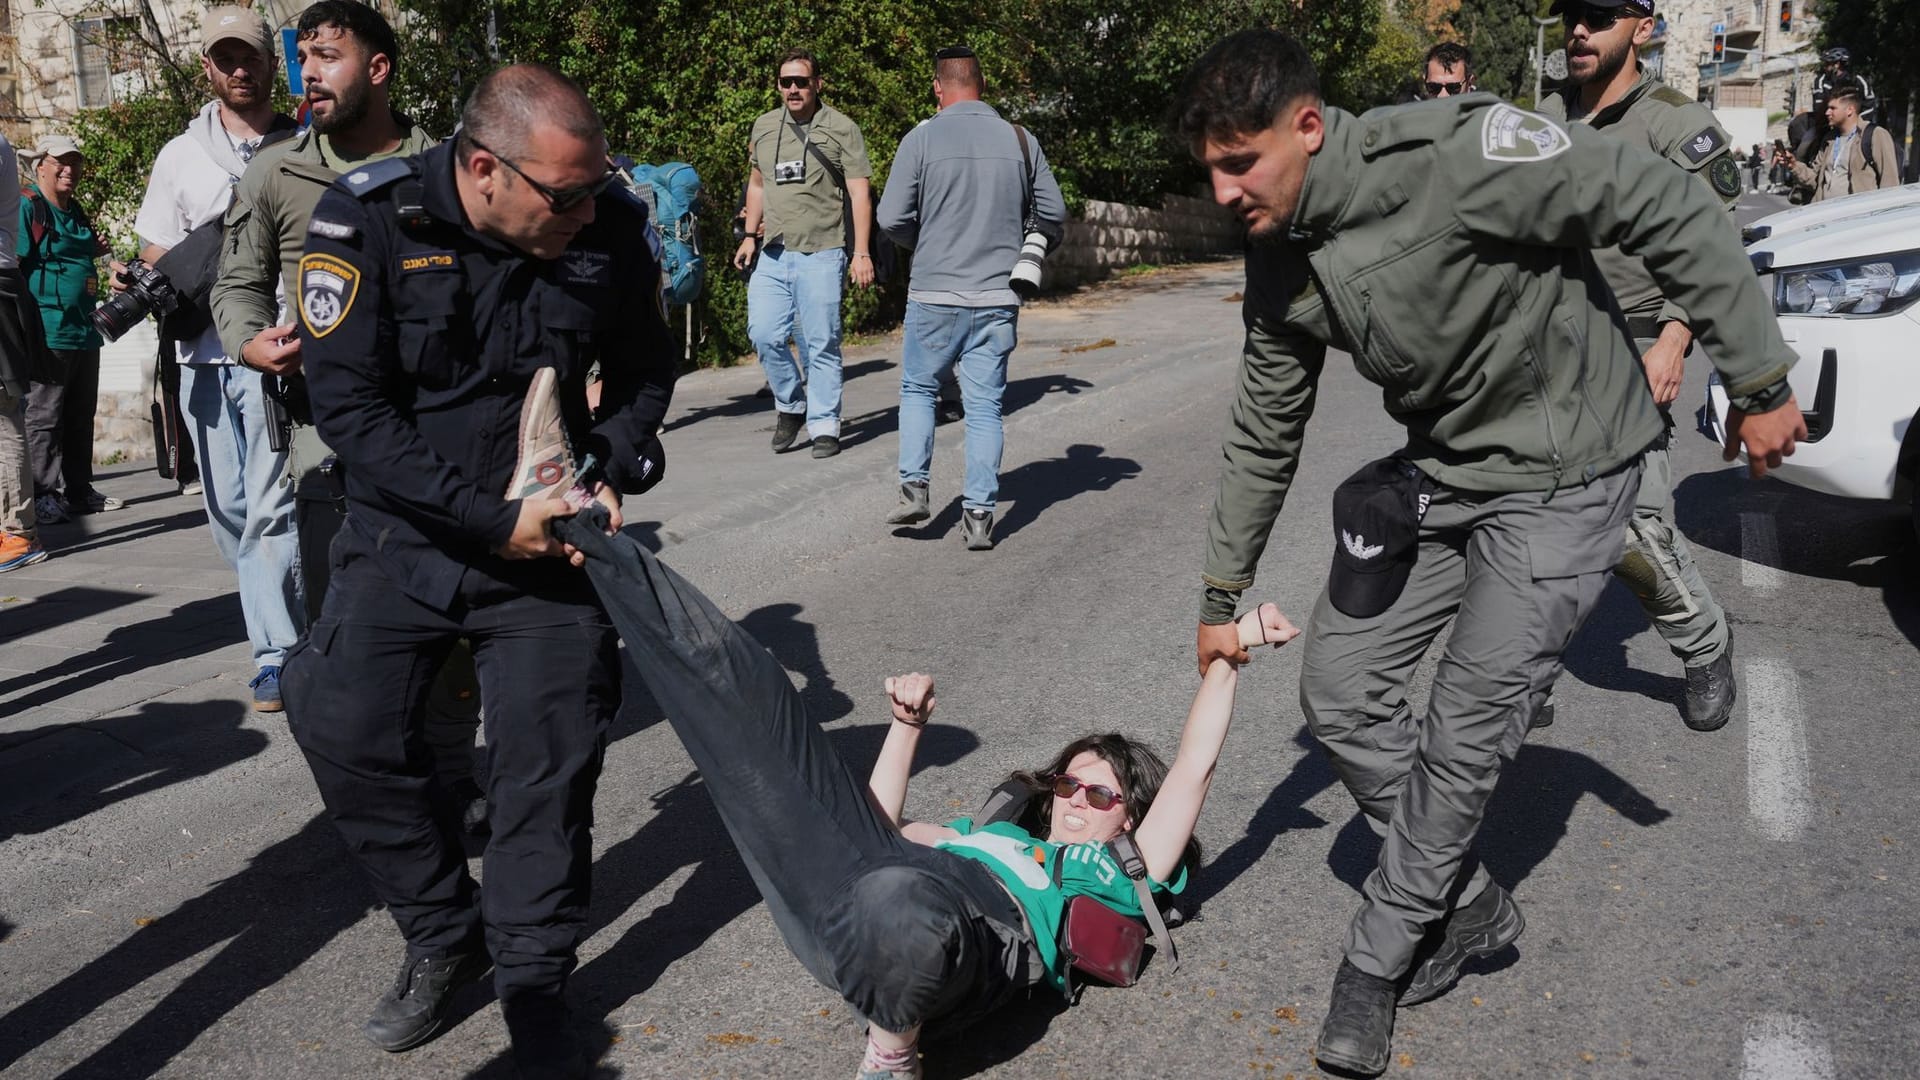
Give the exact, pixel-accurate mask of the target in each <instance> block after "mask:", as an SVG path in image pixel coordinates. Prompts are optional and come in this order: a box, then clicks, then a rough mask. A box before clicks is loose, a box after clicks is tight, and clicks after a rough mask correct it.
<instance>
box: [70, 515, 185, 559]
mask: <svg viewBox="0 0 1920 1080" xmlns="http://www.w3.org/2000/svg"><path fill="white" fill-rule="evenodd" d="M99 516H100V515H98V514H89V515H87V516H86V517H83V518H81V519H80V521H81V522H84V521H86V520H87V518H89V517H99ZM206 523H207V512H206V510H205V509H204V508H203V507H201V506H199V505H198V504H196V505H195V506H194V507H193V509H191V510H186V511H182V512H181V513H178V514H170V515H168V516H167V517H161V518H146V519H143V520H140V521H129V522H126V523H124V524H121V525H115V526H113V527H112V528H110V529H102V530H100V531H99V532H91V531H89V532H84V533H81V534H80V538H79V539H78V540H69V539H68V537H71V536H73V535H74V530H75V529H76V528H79V525H78V524H69V525H47V526H44V527H43V533H44V540H45V542H46V545H47V550H48V551H51V552H53V555H54V557H55V558H59V557H60V556H62V555H78V554H80V553H81V552H83V551H96V550H98V549H100V548H107V547H113V546H114V545H115V544H124V543H127V542H128V541H130V540H150V539H152V538H153V537H156V536H161V535H164V534H166V533H170V532H178V531H180V530H181V529H192V528H197V527H199V526H201V525H205V524H206Z"/></svg>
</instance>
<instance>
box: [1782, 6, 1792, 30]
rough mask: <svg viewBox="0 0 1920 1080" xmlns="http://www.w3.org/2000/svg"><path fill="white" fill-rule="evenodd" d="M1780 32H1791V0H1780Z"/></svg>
mask: <svg viewBox="0 0 1920 1080" xmlns="http://www.w3.org/2000/svg"><path fill="white" fill-rule="evenodd" d="M1780 32H1781V33H1783V34H1791V33H1793V0H1780Z"/></svg>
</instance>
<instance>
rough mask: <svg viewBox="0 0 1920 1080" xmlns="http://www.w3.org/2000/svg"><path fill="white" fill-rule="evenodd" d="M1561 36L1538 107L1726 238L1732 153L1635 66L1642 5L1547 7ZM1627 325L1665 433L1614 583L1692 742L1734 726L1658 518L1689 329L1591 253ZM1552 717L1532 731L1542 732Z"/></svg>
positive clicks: (1613, 250) (1643, 459)
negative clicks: (1675, 692) (1687, 181)
mask: <svg viewBox="0 0 1920 1080" xmlns="http://www.w3.org/2000/svg"><path fill="white" fill-rule="evenodd" d="M1551 10H1552V11H1553V12H1554V13H1555V14H1558V15H1559V16H1560V17H1561V22H1562V24H1563V25H1564V26H1565V27H1566V34H1567V85H1566V88H1565V89H1563V90H1561V91H1559V92H1558V93H1555V94H1550V95H1548V96H1547V98H1546V99H1545V100H1544V101H1542V102H1540V111H1541V112H1542V113H1544V114H1545V115H1547V116H1551V117H1553V118H1554V119H1555V120H1560V121H1563V122H1568V123H1574V124H1583V125H1585V126H1587V127H1590V128H1592V129H1593V130H1595V131H1598V132H1601V133H1603V134H1606V135H1609V136H1612V137H1615V138H1620V139H1625V140H1628V141H1629V142H1633V143H1637V144H1639V145H1641V146H1644V147H1646V148H1647V149H1649V150H1651V151H1653V152H1654V154H1656V155H1658V156H1660V157H1663V158H1665V159H1667V160H1668V161H1671V162H1672V163H1673V164H1674V165H1675V166H1677V167H1679V168H1680V169H1682V170H1684V171H1686V172H1689V173H1692V174H1693V175H1694V176H1696V177H1698V178H1699V179H1700V180H1701V181H1702V182H1703V183H1705V184H1706V186H1707V187H1709V188H1711V189H1712V190H1713V194H1714V195H1715V196H1716V197H1717V198H1718V199H1719V200H1720V202H1721V204H1722V205H1723V206H1724V207H1725V208H1726V209H1727V211H1728V213H1727V214H1726V215H1725V222H1726V229H1727V231H1728V232H1729V233H1731V232H1732V231H1733V229H1734V223H1733V216H1732V210H1733V207H1734V204H1735V203H1737V202H1739V201H1740V166H1739V165H1738V164H1736V163H1735V162H1734V160H1733V143H1732V140H1731V139H1729V138H1728V137H1727V133H1726V132H1725V131H1723V130H1722V129H1721V127H1720V125H1719V123H1718V122H1716V121H1715V120H1714V118H1713V114H1712V113H1711V112H1709V111H1708V110H1707V107H1706V106H1705V105H1702V104H1700V103H1699V102H1697V101H1694V100H1693V99H1691V98H1689V97H1687V96H1686V95H1685V94H1682V93H1680V92H1679V91H1677V90H1675V89H1673V88H1672V87H1670V86H1667V85H1666V84H1665V83H1662V82H1661V81H1660V80H1659V79H1656V78H1654V77H1653V73H1652V72H1650V71H1647V70H1646V69H1645V68H1643V67H1642V66H1641V64H1640V47H1641V46H1642V45H1644V44H1646V42H1647V41H1648V40H1649V39H1651V38H1652V36H1653V26H1654V19H1653V3H1652V0H1586V2H1584V3H1583V2H1581V0H1556V2H1555V3H1554V5H1553V7H1552V9H1551ZM1593 260H1594V263H1595V264H1596V265H1598V267H1599V269H1600V273H1601V275H1602V276H1603V277H1605V278H1606V279H1607V286H1608V287H1609V288H1611V289H1612V290H1613V295H1614V299H1616V300H1617V301H1619V303H1620V310H1621V312H1622V313H1624V314H1625V315H1626V317H1627V330H1628V332H1629V333H1631V334H1632V335H1633V339H1634V347H1635V349H1637V350H1638V352H1639V353H1640V364H1641V366H1642V367H1643V368H1645V369H1646V373H1647V386H1648V388H1649V389H1651V390H1652V391H1653V402H1654V404H1655V405H1658V406H1659V407H1660V416H1661V419H1662V420H1663V421H1664V422H1665V430H1664V432H1663V433H1662V434H1661V436H1660V438H1659V439H1658V440H1657V441H1656V442H1655V443H1654V444H1653V445H1652V446H1651V447H1648V448H1647V451H1646V452H1645V453H1644V454H1642V455H1641V456H1640V469H1641V472H1640V495H1639V498H1638V499H1637V501H1636V502H1635V503H1634V508H1633V520H1632V521H1631V522H1629V523H1628V525H1627V548H1626V553H1625V554H1624V555H1623V556H1621V559H1620V564H1619V565H1618V566H1616V567H1614V570H1613V572H1614V576H1616V577H1618V578H1619V579H1620V580H1621V581H1623V582H1625V583H1626V585H1627V587H1628V588H1629V589H1631V590H1633V594H1634V596H1635V597H1637V598H1638V599H1639V601H1640V607H1641V608H1642V610H1644V611H1646V613H1647V617H1648V618H1650V619H1652V620H1653V625H1654V628H1655V629H1657V630H1659V631H1660V636H1661V637H1662V638H1664V639H1665V640H1666V643H1667V648H1668V649H1670V650H1672V651H1673V655H1674V656H1675V657H1677V658H1678V659H1679V660H1680V663H1681V665H1682V666H1683V667H1684V669H1685V671H1686V677H1687V693H1686V700H1685V701H1684V702H1683V704H1682V708H1681V717H1682V719H1684V720H1685V721H1686V724H1687V726H1688V727H1690V728H1692V729H1693V730H1695V731H1713V730H1715V729H1717V728H1720V727H1721V726H1723V725H1725V724H1726V722H1727V718H1728V717H1730V716H1732V715H1733V701H1734V694H1735V691H1734V683H1733V641H1732V637H1731V631H1730V629H1729V627H1728V624H1727V615H1726V612H1725V611H1723V610H1722V609H1721V607H1720V603H1719V601H1717V600H1715V599H1714V596H1713V592H1712V591H1711V590H1710V589H1708V588H1707V582H1706V579H1705V578H1702V577H1701V576H1700V570H1699V568H1697V567H1696V566H1694V564H1693V555H1692V553H1691V552H1689V551H1688V550H1687V542H1686V540H1685V539H1684V538H1682V536H1681V535H1680V532H1679V530H1677V529H1675V528H1674V527H1673V524H1672V520H1671V518H1670V517H1669V516H1668V513H1667V503H1668V502H1669V501H1670V500H1671V499H1672V497H1673V465H1672V463H1671V462H1669V461H1668V457H1667V447H1668V445H1669V443H1670V442H1671V441H1672V438H1673V416H1672V412H1671V410H1672V407H1673V402H1674V399H1675V398H1676V397H1678V396H1679V394H1680V383H1681V380H1682V379H1683V378H1684V377H1685V375H1686V358H1687V355H1688V354H1689V353H1691V352H1692V351H1693V330H1692V325H1693V321H1692V320H1691V319H1689V318H1688V317H1687V313H1686V312H1685V311H1684V310H1682V309H1681V308H1680V307H1679V305H1677V304H1675V303H1674V302H1673V301H1672V300H1671V299H1668V297H1667V296H1666V294H1665V291H1664V290H1663V289H1661V287H1660V285H1659V283H1658V282H1657V281H1655V280H1654V275H1653V273H1652V271H1650V270H1649V269H1648V268H1647V266H1646V263H1645V262H1643V261H1642V260H1641V259H1640V257H1639V256H1636V255H1629V254H1627V253H1626V252H1624V251H1622V250H1620V249H1619V248H1617V247H1609V248H1604V249H1602V250H1597V251H1595V252H1594V253H1593ZM1552 709H1553V707H1552V705H1551V704H1549V705H1548V706H1546V707H1545V708H1544V709H1542V710H1541V711H1540V712H1539V713H1537V714H1536V715H1535V716H1534V718H1533V722H1534V725H1535V726H1544V724H1546V723H1550V722H1551V720H1552V716H1553V712H1552Z"/></svg>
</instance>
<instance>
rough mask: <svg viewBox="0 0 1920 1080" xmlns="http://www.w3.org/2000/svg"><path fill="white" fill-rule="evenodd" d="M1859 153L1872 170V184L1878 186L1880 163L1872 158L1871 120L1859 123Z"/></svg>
mask: <svg viewBox="0 0 1920 1080" xmlns="http://www.w3.org/2000/svg"><path fill="white" fill-rule="evenodd" d="M1860 154H1861V156H1862V157H1865V158H1866V159H1867V168H1869V169H1872V170H1873V186H1874V187H1879V186H1880V163H1879V162H1877V161H1875V160H1873V121H1871V120H1868V121H1866V122H1865V123H1862V124H1861V125H1860Z"/></svg>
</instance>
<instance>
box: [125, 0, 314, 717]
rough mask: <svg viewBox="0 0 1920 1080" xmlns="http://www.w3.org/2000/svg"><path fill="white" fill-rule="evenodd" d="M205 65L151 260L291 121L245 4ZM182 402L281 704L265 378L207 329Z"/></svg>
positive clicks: (282, 610) (220, 201) (285, 631)
mask: <svg viewBox="0 0 1920 1080" xmlns="http://www.w3.org/2000/svg"><path fill="white" fill-rule="evenodd" d="M201 25H202V29H203V33H204V39H205V40H204V41H203V42H202V45H201V63H202V64H203V65H204V66H205V68H206V74H207V80H208V82H210V83H211V84H212V86H213V93H214V100H213V101H210V102H208V103H207V105H206V107H205V108H203V109H201V110H200V113H199V115H197V116H195V117H194V118H193V120H192V121H190V122H189V123H188V124H187V130H186V131H185V132H183V133H181V134H179V135H176V136H174V138H173V139H172V140H171V141H169V142H168V143H167V145H166V146H165V147H163V148H162V149H161V151H160V156H159V157H157V158H155V159H154V162H153V174H152V178H151V179H150V180H149V181H148V183H147V194H146V198H145V199H143V200H142V201H141V203H140V213H139V215H138V216H137V217H136V218H135V219H134V232H136V233H138V234H139V236H140V257H141V258H143V259H145V260H147V261H148V262H150V263H151V262H153V261H155V260H156V259H158V258H159V257H160V256H162V255H164V254H166V253H167V251H168V249H170V248H173V247H175V246H177V245H178V244H179V243H180V242H181V241H182V240H185V239H186V237H187V234H188V233H190V232H192V231H193V230H195V229H197V228H199V227H200V226H201V225H204V224H206V223H207V222H209V221H214V220H217V219H218V218H219V217H220V216H221V215H222V214H224V213H226V210H227V203H228V202H230V201H231V200H232V198H233V186H234V185H235V184H236V183H238V182H239V180H240V174H241V173H242V172H243V171H245V169H246V167H247V164H248V162H250V161H252V160H253V156H254V153H255V151H257V150H258V149H259V148H260V146H261V145H262V144H263V143H264V142H267V141H271V140H272V139H274V138H275V137H277V136H279V135H280V134H281V133H291V132H292V130H293V126H294V125H293V121H292V120H291V119H290V118H288V117H285V116H281V115H279V114H277V113H275V112H274V111H273V104H272V97H271V93H272V90H273V38H272V33H271V31H270V30H269V29H268V27H267V23H266V20H265V19H262V18H261V17H260V16H259V15H257V14H255V13H254V12H253V11H251V10H249V9H247V8H241V7H216V8H212V9H210V10H209V11H208V12H207V14H206V16H205V18H204V20H203V22H202V24H201ZM177 348H178V351H179V357H180V363H181V368H180V398H181V404H182V410H181V411H182V412H183V413H184V414H185V417H186V427H187V429H188V430H189V431H190V432H191V433H192V436H193V442H194V449H195V451H196V457H198V459H199V461H200V469H201V475H202V477H203V480H204V484H205V492H204V494H205V497H206V504H207V523H208V525H209V526H210V527H211V528H212V530H213V540H214V544H215V545H216V546H217V547H219V549H220V554H221V556H222V557H224V558H225V559H226V560H227V565H229V566H231V567H233V568H234V571H235V572H236V573H237V574H238V575H239V579H240V589H239V591H240V611H241V614H242V616H244V618H245V620H246V624H247V640H248V641H249V642H250V643H251V645H252V647H253V662H254V667H255V668H256V669H257V670H258V672H259V674H258V675H256V676H255V678H254V684H253V705H254V708H255V709H256V710H259V711H261V712H278V711H279V710H280V691H279V678H278V673H279V669H280V660H281V658H282V657H283V656H284V655H285V654H286V651H287V649H288V648H289V647H291V646H292V645H293V643H294V641H295V640H297V639H298V638H299V636H300V632H301V630H302V629H303V628H304V627H305V626H306V615H305V611H304V609H303V608H302V603H301V598H300V591H299V575H298V564H299V542H298V538H297V537H296V535H295V533H294V526H293V488H292V486H291V485H289V484H284V483H281V478H282V476H284V475H285V473H286V471H287V455H286V452H285V451H284V450H282V451H278V452H276V451H274V450H273V448H272V447H271V446H270V445H268V439H267V428H268V424H267V413H266V391H265V388H264V387H263V386H262V380H261V375H260V373H259V372H258V371H254V370H253V369H251V368H245V367H241V366H240V365H238V364H235V363H234V362H233V361H232V360H230V359H228V357H227V355H226V350H225V349H223V348H221V346H220V335H219V333H218V331H216V330H215V329H214V328H213V327H211V326H209V327H208V328H207V329H206V330H205V332H203V333H202V334H200V336H199V337H197V338H194V339H192V340H188V341H180V342H178V343H177Z"/></svg>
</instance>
